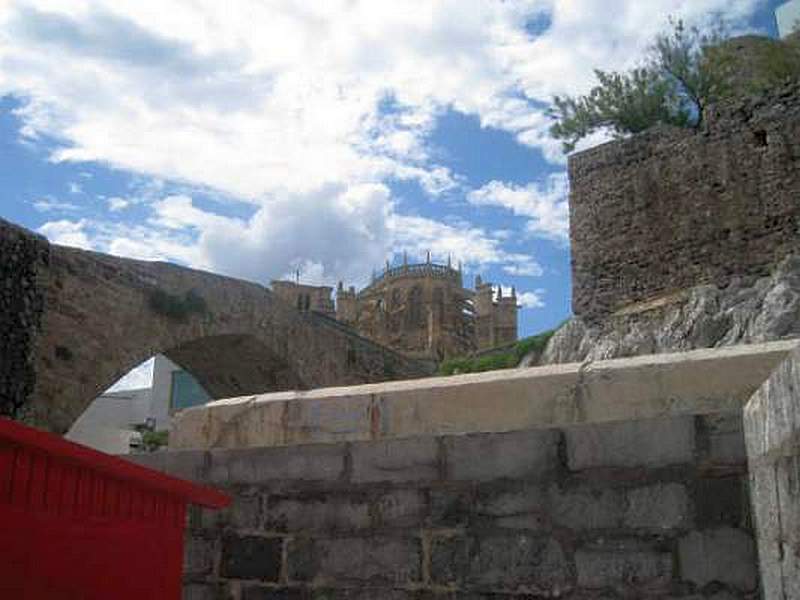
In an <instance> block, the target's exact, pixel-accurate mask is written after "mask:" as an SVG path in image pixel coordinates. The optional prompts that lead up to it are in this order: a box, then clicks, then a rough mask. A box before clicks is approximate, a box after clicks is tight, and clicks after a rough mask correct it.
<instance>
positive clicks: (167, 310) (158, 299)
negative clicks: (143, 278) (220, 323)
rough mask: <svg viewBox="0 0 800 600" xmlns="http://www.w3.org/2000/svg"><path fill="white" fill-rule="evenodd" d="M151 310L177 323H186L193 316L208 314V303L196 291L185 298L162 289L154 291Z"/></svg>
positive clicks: (151, 297)
mask: <svg viewBox="0 0 800 600" xmlns="http://www.w3.org/2000/svg"><path fill="white" fill-rule="evenodd" d="M150 309H151V310H152V311H153V312H155V313H157V314H160V315H163V316H165V317H167V318H169V319H173V320H175V321H186V320H187V319H188V318H189V316H190V315H192V314H201V315H202V314H205V313H206V312H208V307H207V306H206V301H205V300H204V299H203V297H202V296H200V295H199V294H198V293H197V292H195V291H194V290H189V291H188V292H186V294H184V295H183V297H181V296H178V295H176V294H170V293H169V292H165V291H164V290H160V289H157V290H154V291H153V292H152V293H151V294H150Z"/></svg>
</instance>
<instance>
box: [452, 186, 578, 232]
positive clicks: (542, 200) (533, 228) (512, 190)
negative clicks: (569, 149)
mask: <svg viewBox="0 0 800 600" xmlns="http://www.w3.org/2000/svg"><path fill="white" fill-rule="evenodd" d="M567 194H568V189H567V178H566V173H557V174H554V175H551V176H550V177H549V178H548V180H547V181H546V182H545V183H544V184H536V183H530V184H528V185H526V186H524V187H523V186H515V185H510V184H507V183H504V182H501V181H491V182H489V183H487V184H486V185H485V186H483V187H482V188H480V189H477V190H472V191H471V192H469V193H468V194H467V201H468V202H469V203H470V204H474V205H476V206H496V207H501V208H505V209H507V210H510V211H511V212H513V213H514V214H515V215H519V216H522V217H526V218H527V219H528V221H527V224H526V229H527V230H528V231H529V232H530V233H532V234H533V235H536V236H539V237H545V238H549V239H553V240H560V241H566V240H567V238H568V237H569V203H568V199H567Z"/></svg>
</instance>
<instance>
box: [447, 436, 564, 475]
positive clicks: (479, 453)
mask: <svg viewBox="0 0 800 600" xmlns="http://www.w3.org/2000/svg"><path fill="white" fill-rule="evenodd" d="M558 441H559V434H558V432H557V431H554V430H536V431H520V432H513V433H476V434H471V435H458V436H449V437H447V438H445V448H446V453H447V478H448V479H449V480H451V481H491V480H493V479H504V478H509V479H536V480H541V478H543V477H548V476H550V475H551V474H552V473H553V472H554V471H555V470H556V469H557V468H558Z"/></svg>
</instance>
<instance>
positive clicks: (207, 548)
mask: <svg viewBox="0 0 800 600" xmlns="http://www.w3.org/2000/svg"><path fill="white" fill-rule="evenodd" d="M216 552H217V544H216V540H213V539H206V538H203V537H198V536H195V535H187V536H186V540H185V547H184V550H183V573H184V575H187V576H195V575H210V574H211V572H212V571H213V569H214V562H215V558H216Z"/></svg>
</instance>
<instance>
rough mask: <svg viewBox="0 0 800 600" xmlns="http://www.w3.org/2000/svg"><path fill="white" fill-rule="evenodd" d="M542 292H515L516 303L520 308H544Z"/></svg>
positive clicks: (539, 290) (538, 290)
mask: <svg viewBox="0 0 800 600" xmlns="http://www.w3.org/2000/svg"><path fill="white" fill-rule="evenodd" d="M543 295H544V290H542V289H537V290H534V291H532V292H517V303H518V304H519V305H520V306H521V307H522V308H544V305H545V304H544V299H543V298H542V296H543Z"/></svg>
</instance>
